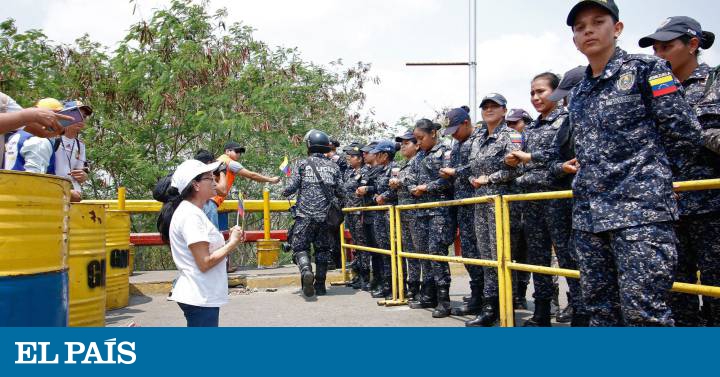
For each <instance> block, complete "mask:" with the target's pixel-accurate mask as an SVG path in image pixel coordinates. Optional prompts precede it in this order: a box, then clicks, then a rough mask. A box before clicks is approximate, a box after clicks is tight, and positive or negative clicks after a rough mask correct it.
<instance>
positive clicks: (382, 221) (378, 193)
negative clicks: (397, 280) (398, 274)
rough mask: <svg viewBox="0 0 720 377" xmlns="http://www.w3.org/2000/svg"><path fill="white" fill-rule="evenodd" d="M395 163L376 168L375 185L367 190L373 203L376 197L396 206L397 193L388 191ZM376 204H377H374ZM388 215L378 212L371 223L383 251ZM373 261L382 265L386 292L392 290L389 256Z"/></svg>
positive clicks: (387, 241) (387, 247) (387, 243)
mask: <svg viewBox="0 0 720 377" xmlns="http://www.w3.org/2000/svg"><path fill="white" fill-rule="evenodd" d="M395 166H396V165H395V163H394V162H391V163H390V164H388V165H385V166H378V169H379V172H378V175H377V179H376V180H375V185H374V186H373V187H372V189H371V190H369V192H368V195H373V201H375V199H376V198H377V197H382V198H383V199H384V200H385V205H388V206H393V205H396V204H397V193H396V192H395V191H394V190H391V189H390V179H391V178H392V169H394V168H395ZM375 202H376V201H375ZM376 203H377V202H376ZM390 226H391V224H390V213H389V211H383V212H378V213H376V214H375V222H374V223H373V229H374V232H375V239H376V241H377V244H378V248H380V249H384V250H390V248H391V247H390ZM375 259H378V260H379V261H380V263H382V277H383V282H384V284H385V288H386V290H390V289H392V286H391V284H390V283H391V281H392V269H391V264H390V263H391V261H390V256H388V255H380V254H378V255H377V257H375Z"/></svg>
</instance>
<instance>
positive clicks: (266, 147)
mask: <svg viewBox="0 0 720 377" xmlns="http://www.w3.org/2000/svg"><path fill="white" fill-rule="evenodd" d="M226 17H227V12H226V11H225V10H224V9H219V10H216V11H214V12H212V11H211V10H210V9H209V5H208V4H207V3H202V4H193V3H191V2H190V1H189V0H174V1H173V2H172V3H171V4H170V6H169V7H168V8H167V9H160V10H156V11H155V12H154V14H153V15H152V16H151V17H150V18H149V19H148V20H143V21H141V22H138V23H136V24H134V25H132V26H131V27H130V30H129V32H128V34H127V36H126V37H125V38H124V39H123V40H122V41H121V42H120V43H119V47H117V49H116V50H114V51H109V50H108V48H106V47H104V46H102V45H100V44H98V43H94V42H92V40H91V38H90V36H87V35H85V36H83V37H82V38H80V39H78V40H77V41H76V42H75V43H74V44H73V45H71V46H66V45H58V44H55V43H53V42H52V41H49V40H48V38H47V37H46V36H45V35H44V34H43V33H42V31H39V30H29V31H26V32H24V33H18V32H17V30H16V27H15V24H14V21H13V20H7V21H5V22H3V23H2V24H0V33H1V34H0V90H2V91H3V92H5V93H7V94H9V95H11V96H12V97H14V98H16V99H17V100H19V102H20V103H21V104H22V105H24V106H31V105H32V103H33V102H35V101H36V100H38V99H40V98H44V97H55V98H59V99H64V98H79V99H81V100H83V101H84V102H86V103H88V104H90V105H92V106H93V108H94V109H95V114H94V116H93V120H92V125H91V126H90V127H88V128H87V129H86V131H85V132H84V136H83V137H84V140H85V142H86V143H87V145H88V159H89V160H90V161H91V162H92V166H93V172H94V174H93V177H92V178H93V179H92V180H91V183H90V187H91V190H89V192H88V194H90V196H92V197H95V198H112V197H114V196H115V191H116V188H117V187H118V186H121V185H122V186H125V187H127V189H128V196H129V197H130V198H148V197H149V193H150V190H151V189H152V187H153V186H154V184H155V182H156V180H157V179H158V178H159V177H160V176H162V175H164V174H166V173H167V172H168V171H169V170H170V169H172V167H173V166H175V165H177V164H178V163H179V162H181V161H182V160H183V159H186V158H188V157H190V156H192V155H193V154H194V152H195V151H196V150H197V149H200V148H205V149H209V150H211V151H213V152H214V153H221V148H222V145H223V144H224V142H225V141H227V140H228V139H235V140H238V141H240V142H241V143H243V144H245V145H247V147H248V152H247V153H246V155H245V156H244V157H243V163H244V164H245V165H246V166H248V168H250V169H253V170H258V171H262V172H264V173H266V174H277V173H278V171H277V166H278V165H279V163H280V161H281V160H282V159H283V157H284V156H285V155H286V154H287V155H289V156H290V157H291V159H292V158H293V157H299V156H301V155H302V154H303V153H304V146H303V145H302V137H303V135H304V134H305V133H306V132H307V131H308V130H309V129H311V128H318V129H323V130H325V131H327V132H328V133H330V134H332V135H342V136H343V137H342V138H341V139H343V140H345V141H349V140H350V138H362V137H363V136H366V135H368V134H369V133H370V132H371V130H374V129H376V128H378V125H376V124H374V122H373V121H372V120H371V119H369V118H363V117H361V115H360V113H361V110H362V108H363V106H364V102H365V93H364V92H363V90H364V88H365V86H366V85H368V84H378V83H379V80H378V79H377V78H376V77H372V76H371V75H370V65H369V64H366V63H362V62H359V63H357V64H355V65H351V66H346V65H344V64H343V63H342V61H341V60H337V61H335V62H333V63H331V64H329V65H328V66H320V65H317V64H314V63H312V62H308V61H304V60H302V59H301V58H300V55H299V52H298V51H297V50H296V49H293V48H275V49H272V48H270V47H268V46H267V45H266V44H265V43H263V42H262V41H258V40H256V39H254V37H253V30H252V28H250V27H249V26H247V25H243V24H241V23H235V24H232V25H230V26H227V25H226V23H225V19H226ZM382 127H384V125H380V127H379V128H382ZM101 177H105V178H108V177H109V178H110V179H109V181H110V182H112V184H111V185H110V186H107V187H106V186H104V185H103V182H104V181H108V179H99V178H101ZM243 191H244V192H245V195H246V197H259V193H260V186H259V185H245V188H244V190H243Z"/></svg>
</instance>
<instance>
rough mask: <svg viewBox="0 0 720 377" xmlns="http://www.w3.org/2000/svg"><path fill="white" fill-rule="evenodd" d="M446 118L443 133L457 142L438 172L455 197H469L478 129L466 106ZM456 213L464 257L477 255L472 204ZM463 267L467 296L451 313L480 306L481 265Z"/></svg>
mask: <svg viewBox="0 0 720 377" xmlns="http://www.w3.org/2000/svg"><path fill="white" fill-rule="evenodd" d="M447 118H448V121H449V123H448V127H447V128H446V129H445V131H444V132H443V134H444V135H446V136H447V135H451V136H452V137H453V139H455V141H456V142H455V144H454V145H453V148H452V151H451V152H450V167H447V168H443V169H441V170H440V176H441V177H443V178H445V179H447V180H449V181H450V182H452V183H453V190H454V191H453V193H454V198H455V199H458V200H459V199H467V198H471V197H473V196H474V194H475V189H474V188H473V186H472V185H471V184H470V180H469V178H470V175H471V172H470V152H472V146H473V143H474V141H475V139H476V138H477V136H478V135H479V134H480V131H481V130H480V129H476V128H475V127H474V126H473V123H472V121H471V120H470V115H469V114H468V112H467V111H465V109H462V108H458V109H453V110H450V112H448V114H447ZM456 216H457V224H458V226H459V228H460V245H461V247H462V256H463V258H473V259H480V252H479V251H478V248H477V238H476V237H475V224H474V222H475V221H474V217H475V206H474V205H469V206H460V207H457V212H456ZM465 269H467V271H468V275H470V299H469V300H468V302H467V303H465V304H463V305H462V306H461V307H458V308H453V309H452V314H453V315H469V314H473V315H476V314H478V313H480V309H482V297H483V285H484V278H483V268H482V267H481V266H474V265H469V264H466V265H465Z"/></svg>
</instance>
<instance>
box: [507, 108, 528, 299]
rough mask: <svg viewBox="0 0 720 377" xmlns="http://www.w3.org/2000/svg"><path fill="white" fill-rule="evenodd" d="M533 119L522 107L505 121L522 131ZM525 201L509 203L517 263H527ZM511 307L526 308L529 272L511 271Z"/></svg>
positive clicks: (511, 112) (513, 251)
mask: <svg viewBox="0 0 720 377" xmlns="http://www.w3.org/2000/svg"><path fill="white" fill-rule="evenodd" d="M532 121H533V119H532V117H531V116H530V114H529V113H528V112H527V111H525V110H523V109H512V110H510V111H508V114H507V116H506V117H505V122H506V123H507V125H508V127H510V128H511V129H513V130H515V131H517V132H519V133H521V134H522V133H523V132H525V128H527V126H528V125H529V124H531V123H532ZM512 191H513V192H515V191H517V192H521V190H520V189H519V188H513V189H512ZM526 205H527V203H526V202H513V203H511V204H510V213H511V214H513V215H514V216H515V218H516V219H517V220H516V221H513V222H512V223H511V224H510V238H511V244H510V247H511V256H512V259H513V260H514V261H516V262H518V263H527V253H528V251H527V242H525V233H524V232H525V220H524V216H523V213H524V212H525V208H526ZM512 282H513V308H514V309H523V310H526V309H527V308H528V306H527V298H526V296H527V286H528V284H529V283H530V273H529V272H525V271H513V272H512Z"/></svg>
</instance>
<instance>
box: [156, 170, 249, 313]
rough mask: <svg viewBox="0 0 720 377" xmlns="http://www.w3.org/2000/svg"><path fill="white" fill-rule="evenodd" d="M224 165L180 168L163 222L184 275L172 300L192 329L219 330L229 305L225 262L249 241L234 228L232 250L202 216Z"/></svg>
mask: <svg viewBox="0 0 720 377" xmlns="http://www.w3.org/2000/svg"><path fill="white" fill-rule="evenodd" d="M218 165H219V163H213V164H209V165H206V164H204V163H202V162H200V161H197V160H188V161H185V162H183V163H182V164H180V166H178V168H177V170H176V171H175V173H174V174H173V176H172V180H171V184H170V189H169V190H168V191H169V196H170V199H169V200H168V202H166V203H165V204H164V205H163V208H162V210H161V212H160V217H159V218H158V224H157V225H158V230H159V231H160V234H161V235H162V237H163V240H164V241H165V242H168V243H169V244H170V249H171V251H172V256H173V260H174V261H175V265H176V266H177V269H178V272H179V276H178V278H177V280H176V281H175V285H174V286H173V289H172V295H171V296H170V299H171V300H173V301H176V302H177V303H178V305H179V306H180V309H182V311H183V313H184V314H185V319H187V325H188V327H217V326H218V321H219V317H220V306H222V305H224V304H226V303H227V302H228V283H227V270H226V267H225V259H226V258H227V256H228V254H230V252H232V251H233V250H235V247H236V246H237V245H238V244H240V243H241V242H243V241H244V234H243V232H242V231H241V230H240V228H239V227H234V228H232V229H230V239H229V241H228V243H227V244H226V243H225V239H224V238H223V236H222V234H221V233H220V232H219V231H218V230H217V228H215V226H214V225H213V224H212V223H211V222H210V220H208V218H207V216H205V213H204V212H203V210H202V208H203V205H204V204H205V203H207V201H208V200H210V198H212V197H213V196H215V179H214V177H213V171H214V170H215V169H217V167H218Z"/></svg>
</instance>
